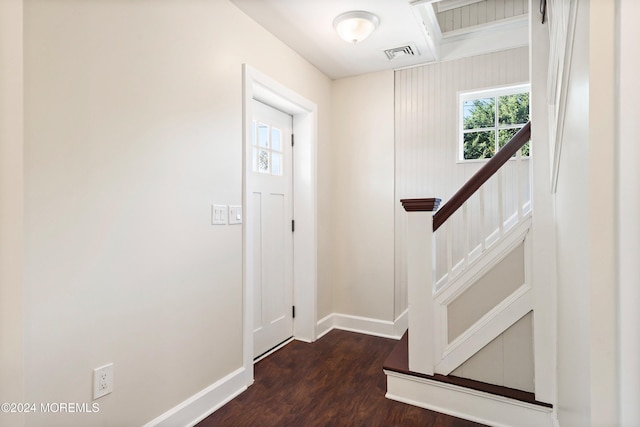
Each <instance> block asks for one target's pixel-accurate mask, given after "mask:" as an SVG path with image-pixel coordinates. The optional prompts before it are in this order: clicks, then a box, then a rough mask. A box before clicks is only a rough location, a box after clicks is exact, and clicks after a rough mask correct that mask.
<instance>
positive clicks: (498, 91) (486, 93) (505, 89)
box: [456, 83, 531, 163]
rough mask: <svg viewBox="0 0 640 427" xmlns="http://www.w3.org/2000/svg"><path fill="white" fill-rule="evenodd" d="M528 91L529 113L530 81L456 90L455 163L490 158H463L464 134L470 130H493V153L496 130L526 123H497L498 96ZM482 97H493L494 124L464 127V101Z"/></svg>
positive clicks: (497, 143)
mask: <svg viewBox="0 0 640 427" xmlns="http://www.w3.org/2000/svg"><path fill="white" fill-rule="evenodd" d="M525 92H528V93H529V115H531V84H530V83H518V84H514V85H508V86H497V87H492V88H487V89H481V90H473V91H464V92H458V141H457V148H456V163H474V162H486V161H488V160H490V159H491V157H489V158H485V159H465V158H464V135H465V134H466V133H470V132H489V131H493V132H495V144H496V147H495V148H496V150H495V152H494V156H495V154H496V153H497V152H498V151H499V150H500V147H499V144H500V141H499V138H498V131H499V130H502V129H520V128H522V127H523V126H524V125H525V124H526V123H522V124H515V125H500V124H499V120H500V118H499V116H498V98H499V97H501V96H508V95H515V94H518V93H525ZM482 98H494V99H495V103H494V108H495V113H494V125H493V126H492V127H488V128H477V129H466V130H465V129H464V103H465V102H466V101H470V100H474V99H482ZM529 157H530V155H529V156H522V158H523V159H528V158H529Z"/></svg>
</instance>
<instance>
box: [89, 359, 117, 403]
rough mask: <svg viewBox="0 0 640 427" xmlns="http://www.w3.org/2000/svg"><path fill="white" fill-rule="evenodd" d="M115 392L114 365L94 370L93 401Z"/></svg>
mask: <svg viewBox="0 0 640 427" xmlns="http://www.w3.org/2000/svg"><path fill="white" fill-rule="evenodd" d="M112 391H113V363H109V364H108V365H104V366H101V367H99V368H96V369H94V370H93V400H96V399H97V398H99V397H102V396H104V395H105V394H109V393H111V392H112Z"/></svg>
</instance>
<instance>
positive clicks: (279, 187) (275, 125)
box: [250, 100, 293, 357]
mask: <svg viewBox="0 0 640 427" xmlns="http://www.w3.org/2000/svg"><path fill="white" fill-rule="evenodd" d="M291 134H292V117H291V116H290V115H288V114H285V113H282V112H280V111H278V110H276V109H274V108H272V107H269V106H267V105H265V104H262V103H261V102H259V101H255V100H254V101H253V122H252V136H251V137H252V141H251V143H252V146H251V151H252V153H251V156H252V164H251V168H252V170H251V188H250V197H251V198H252V203H251V206H252V208H251V209H252V215H251V217H252V218H253V224H252V227H251V229H252V234H253V235H252V239H253V284H254V313H253V318H254V325H253V338H254V344H253V353H254V354H253V355H254V357H257V356H259V355H261V354H263V353H264V352H266V351H268V350H269V349H271V348H273V347H275V346H277V345H278V344H280V343H281V342H283V341H285V340H287V339H288V338H290V337H291V336H292V335H293V313H292V307H293V234H292V232H293V231H292V219H293V208H292V207H293V204H292V196H293V191H292V190H293V173H292V170H291V169H292V167H293V161H292V151H293V150H292V147H291V145H292V144H291Z"/></svg>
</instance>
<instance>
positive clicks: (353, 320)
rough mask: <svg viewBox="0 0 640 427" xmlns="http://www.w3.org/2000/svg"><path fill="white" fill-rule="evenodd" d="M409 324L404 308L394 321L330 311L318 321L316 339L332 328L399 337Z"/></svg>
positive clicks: (385, 336) (406, 311)
mask: <svg viewBox="0 0 640 427" xmlns="http://www.w3.org/2000/svg"><path fill="white" fill-rule="evenodd" d="M408 325H409V318H408V310H405V311H404V312H403V313H402V314H401V315H400V316H398V318H397V319H396V320H395V322H391V321H388V320H379V319H372V318H370V317H361V316H351V315H349V314H341V313H332V314H330V315H328V316H326V317H324V318H323V319H321V320H319V321H318V325H317V327H316V331H317V333H316V336H317V338H316V339H319V338H321V337H322V336H323V335H325V334H327V333H328V332H330V331H331V330H333V329H340V330H343V331H351V332H358V333H361V334H367V335H374V336H378V337H383V338H392V339H396V340H397V339H400V338H401V337H402V334H404V332H405V331H406V330H407V327H408Z"/></svg>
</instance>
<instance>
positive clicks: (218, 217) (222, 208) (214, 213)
mask: <svg viewBox="0 0 640 427" xmlns="http://www.w3.org/2000/svg"><path fill="white" fill-rule="evenodd" d="M211 224H212V225H226V224H227V205H211Z"/></svg>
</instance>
